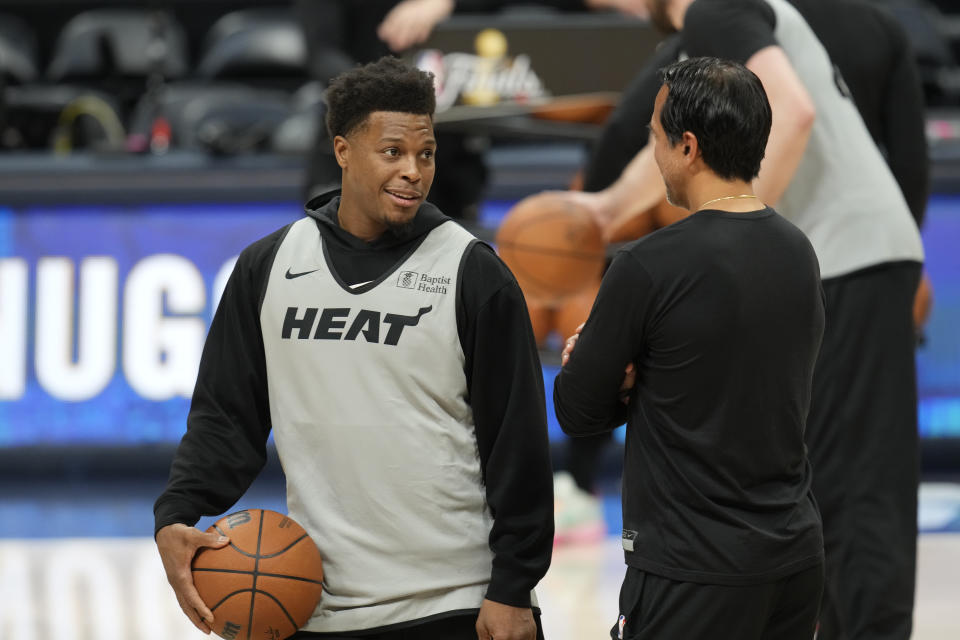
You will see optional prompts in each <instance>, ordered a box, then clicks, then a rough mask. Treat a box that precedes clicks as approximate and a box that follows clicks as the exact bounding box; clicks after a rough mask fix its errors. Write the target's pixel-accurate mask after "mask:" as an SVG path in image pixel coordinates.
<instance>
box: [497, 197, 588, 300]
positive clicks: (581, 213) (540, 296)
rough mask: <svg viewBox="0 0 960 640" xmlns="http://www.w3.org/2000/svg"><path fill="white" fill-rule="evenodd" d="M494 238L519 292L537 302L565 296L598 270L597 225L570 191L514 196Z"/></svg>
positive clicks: (580, 288) (567, 296)
mask: <svg viewBox="0 0 960 640" xmlns="http://www.w3.org/2000/svg"><path fill="white" fill-rule="evenodd" d="M496 244H497V250H498V251H499V253H500V257H501V258H503V261H504V262H505V263H506V264H507V266H508V267H510V270H511V271H513V275H514V276H516V278H517V282H519V283H520V288H521V289H523V294H524V296H526V297H527V298H530V299H531V300H533V301H536V302H545V303H558V302H560V301H562V300H565V299H567V298H569V297H571V296H573V295H574V294H576V293H578V292H580V291H581V290H582V289H583V288H584V287H586V286H588V285H589V284H590V283H591V282H593V281H594V280H596V278H597V277H598V276H599V275H600V273H601V271H602V270H603V262H604V250H605V245H604V242H603V237H602V236H601V233H600V227H599V226H598V225H597V223H596V222H595V221H594V219H593V216H592V215H591V213H590V211H589V210H588V209H587V208H586V207H584V206H583V205H582V204H580V203H579V202H578V201H577V200H576V199H575V197H572V196H571V194H570V193H569V192H563V191H545V192H543V193H538V194H536V195H533V196H530V197H528V198H524V199H523V200H521V201H520V202H518V203H517V204H516V205H514V206H513V208H512V209H510V211H509V212H508V213H507V215H506V217H505V218H504V219H503V223H502V224H501V225H500V228H499V229H498V230H497V236H496Z"/></svg>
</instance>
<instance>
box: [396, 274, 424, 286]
mask: <svg viewBox="0 0 960 640" xmlns="http://www.w3.org/2000/svg"><path fill="white" fill-rule="evenodd" d="M419 277H420V274H419V273H417V272H416V271H401V272H400V277H399V278H397V286H398V287H400V288H402V289H413V288H414V287H416V286H417V280H418V279H419Z"/></svg>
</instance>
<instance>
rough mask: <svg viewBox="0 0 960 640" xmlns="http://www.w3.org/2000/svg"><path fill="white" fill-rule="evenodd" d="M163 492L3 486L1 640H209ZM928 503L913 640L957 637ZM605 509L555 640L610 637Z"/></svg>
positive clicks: (615, 585) (568, 580)
mask: <svg viewBox="0 0 960 640" xmlns="http://www.w3.org/2000/svg"><path fill="white" fill-rule="evenodd" d="M258 483H259V481H258ZM258 483H255V484H254V487H252V488H251V490H250V491H249V492H248V494H247V495H246V496H245V497H244V498H243V499H242V500H241V502H240V503H238V505H237V506H236V507H235V508H234V509H231V511H234V510H238V509H240V508H248V507H249V508H252V507H263V508H270V509H274V510H277V511H286V509H285V506H284V504H283V498H282V489H281V487H277V486H272V485H271V486H265V485H263V484H260V485H259V486H258ZM159 486H160V487H162V480H160V481H159ZM158 491H159V488H158V486H157V483H155V482H153V481H150V482H145V483H142V484H137V483H123V484H114V485H99V486H84V485H82V484H76V485H74V486H62V485H61V486H59V487H47V488H44V487H41V486H32V487H27V486H20V487H10V486H5V487H2V486H0V640H187V639H189V638H195V639H196V640H200V638H204V637H205V636H203V635H202V634H201V633H200V632H199V631H197V630H195V629H194V628H193V627H192V626H191V625H190V624H189V622H188V621H187V620H186V618H185V617H184V616H183V615H182V613H181V612H180V610H179V608H178V606H177V603H176V600H175V599H174V597H173V593H172V591H171V590H170V587H169V586H168V585H167V583H166V579H165V576H164V573H163V569H162V567H161V565H160V561H159V558H158V556H157V552H156V548H155V546H154V543H153V540H152V538H151V537H150V533H151V531H152V522H153V518H152V513H151V508H152V503H153V499H154V498H155V496H156V494H157V492H158ZM920 504H921V507H920V518H919V523H920V526H921V530H922V533H921V536H920V541H919V565H918V586H917V606H916V616H915V632H914V635H913V638H914V639H915V640H948V639H949V640H957V639H958V638H960V485H958V484H925V485H924V486H923V487H922V489H921V493H920ZM604 505H605V510H606V514H607V521H608V522H607V524H608V529H609V531H610V532H611V534H610V535H608V536H607V537H605V538H604V539H602V540H601V541H599V542H596V543H590V544H578V545H565V546H557V547H555V549H554V556H553V562H552V565H551V567H550V570H549V572H548V573H547V575H546V577H545V578H544V580H543V581H542V582H541V584H540V586H539V587H538V588H537V593H538V596H539V600H540V604H541V607H542V610H543V623H544V631H545V635H546V638H547V639H548V640H603V639H605V638H608V637H609V635H608V631H609V628H610V627H611V626H612V625H613V623H614V622H615V620H616V617H617V614H618V612H617V596H618V591H619V586H620V581H621V579H622V577H623V572H624V565H623V557H622V552H621V550H620V540H619V536H618V535H615V534H614V533H613V532H614V531H616V530H617V528H618V527H619V514H618V497H617V496H616V495H614V494H607V495H605V500H604ZM214 520H215V519H214V518H205V519H203V520H201V522H200V523H199V525H198V526H200V527H201V528H205V527H206V526H208V525H209V524H210V523H212V522H213V521H214ZM717 637H718V638H722V637H723V636H722V633H718V635H717Z"/></svg>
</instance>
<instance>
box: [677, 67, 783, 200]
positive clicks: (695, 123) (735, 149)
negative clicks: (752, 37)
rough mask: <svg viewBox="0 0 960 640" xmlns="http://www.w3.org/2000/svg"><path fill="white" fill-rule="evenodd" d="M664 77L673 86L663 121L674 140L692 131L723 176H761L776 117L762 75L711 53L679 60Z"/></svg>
mask: <svg viewBox="0 0 960 640" xmlns="http://www.w3.org/2000/svg"><path fill="white" fill-rule="evenodd" d="M660 77H661V79H662V80H663V83H664V84H665V85H667V88H668V89H669V91H668V92H667V98H666V100H665V101H664V103H663V108H662V109H661V111H660V125H661V126H662V127H663V131H664V133H665V134H666V136H667V140H668V141H669V142H670V144H672V145H676V144H677V143H678V142H680V140H681V139H682V138H683V133H684V132H685V131H689V132H690V133H692V134H693V135H695V136H696V137H697V143H698V144H699V146H700V151H701V153H702V154H703V161H704V162H705V163H706V165H707V166H708V167H710V169H712V170H713V172H714V173H716V174H717V175H718V176H719V177H721V178H723V179H724V180H733V179H739V180H744V181H747V182H749V181H751V180H753V179H754V178H756V177H757V174H758V173H759V172H760V162H761V161H762V160H763V155H764V151H765V150H766V148H767V138H768V137H769V136H770V122H771V120H772V116H771V112H770V102H769V101H768V100H767V94H766V92H765V91H764V90H763V85H762V84H761V83H760V78H758V77H757V76H756V75H754V73H753V72H752V71H750V70H749V69H747V68H746V67H744V66H743V65H741V64H738V63H736V62H732V61H730V60H720V59H718V58H706V57H704V58H688V59H686V60H681V61H680V62H675V63H673V64H671V65H669V66H667V67H664V68H663V69H661V70H660Z"/></svg>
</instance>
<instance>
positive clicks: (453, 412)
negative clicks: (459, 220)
mask: <svg viewBox="0 0 960 640" xmlns="http://www.w3.org/2000/svg"><path fill="white" fill-rule="evenodd" d="M328 101H329V111H328V116H327V126H328V128H329V129H330V134H331V139H332V140H334V147H335V151H336V156H337V160H338V162H339V163H340V166H341V167H342V169H343V182H342V193H341V194H340V195H336V194H332V195H325V196H320V197H319V198H318V199H316V200H314V201H313V202H311V203H310V205H309V209H308V211H307V215H306V217H304V218H302V219H300V220H299V221H297V222H295V223H293V224H291V225H288V226H287V227H285V228H283V229H281V230H279V231H277V232H276V233H274V234H272V235H270V236H267V237H266V238H264V239H262V240H259V241H257V242H255V243H254V244H252V245H251V246H250V247H248V248H247V249H246V250H244V252H243V253H242V254H241V256H240V258H239V261H238V262H237V265H236V268H235V269H234V272H233V274H232V276H231V278H230V281H229V283H228V285H227V287H226V290H225V292H224V294H223V299H222V301H221V303H220V307H219V309H218V310H217V313H216V316H215V318H214V320H213V323H212V325H211V328H210V333H209V335H208V338H207V342H206V345H205V347H204V353H203V357H202V360H201V364H200V371H199V377H198V380H197V385H196V390H195V392H194V397H193V404H192V406H191V411H190V415H189V417H188V419H187V433H186V435H185V436H184V438H183V440H182V441H181V443H180V446H179V448H178V450H177V454H176V458H175V459H174V461H173V466H172V469H171V473H170V479H169V482H168V485H167V488H166V490H165V491H164V493H163V494H162V495H161V496H160V498H159V499H158V500H157V502H156V505H155V508H154V513H155V517H156V531H157V534H156V539H157V545H158V547H159V550H160V554H161V557H162V559H163V563H164V567H165V568H166V571H167V576H168V579H169V581H170V583H171V585H172V586H173V588H174V591H175V592H176V594H177V598H178V601H179V602H180V605H181V607H182V608H183V610H184V612H185V613H186V615H187V616H188V617H189V618H190V620H191V621H192V622H193V623H194V624H195V625H196V626H197V627H198V628H200V629H201V630H203V631H207V630H209V628H210V624H211V621H212V619H213V618H212V616H211V612H210V610H209V608H208V605H209V604H211V603H203V602H201V601H200V599H199V597H198V595H197V593H196V590H195V588H194V586H193V582H192V579H191V577H190V561H191V558H192V557H193V555H194V554H195V552H196V551H197V549H198V548H199V547H201V546H222V544H224V542H223V541H218V540H217V536H216V535H208V534H204V533H202V532H200V531H199V530H197V529H195V528H193V527H192V526H190V525H193V524H194V523H196V521H197V520H198V518H199V517H200V516H202V515H208V514H218V513H221V512H223V511H225V510H227V509H228V508H229V507H230V505H232V504H233V503H234V502H235V501H236V500H237V499H238V498H240V496H241V495H242V494H243V493H244V491H245V490H246V488H247V487H248V486H249V484H250V483H251V481H252V480H253V479H254V477H255V476H256V475H257V473H258V472H259V471H260V469H261V468H262V466H263V464H264V456H265V447H266V441H267V436H268V434H269V432H270V431H271V429H272V432H273V435H274V439H275V441H276V446H277V452H278V454H279V457H280V461H281V464H282V466H283V470H284V472H285V475H286V480H287V504H288V507H289V513H290V515H291V516H292V517H293V518H294V519H295V520H296V521H297V522H299V523H301V524H302V525H303V526H304V528H305V529H306V530H307V531H308V532H309V533H310V535H311V538H312V539H313V540H314V541H315V542H316V543H317V546H318V547H319V549H320V551H321V554H322V556H323V560H324V565H325V567H324V568H325V576H324V594H323V600H322V601H321V603H320V605H319V607H318V608H317V610H316V611H315V613H314V615H313V617H312V618H311V619H310V621H309V622H308V623H307V624H306V625H305V626H304V628H303V630H302V631H301V633H300V635H299V637H301V638H309V637H315V636H316V637H324V638H341V637H351V638H352V637H358V636H359V637H376V638H378V639H399V638H410V637H415V638H423V639H427V640H429V639H436V640H441V639H442V640H451V639H452V640H460V639H463V640H467V639H469V640H474V639H476V638H478V637H479V638H480V639H482V640H487V639H489V638H496V639H497V640H501V639H504V638H508V639H512V640H533V639H534V638H542V632H541V630H540V624H539V615H538V613H537V610H536V602H535V600H534V596H533V591H532V590H533V588H534V586H535V585H536V584H537V582H538V581H539V580H540V578H542V577H543V575H544V573H545V572H546V570H547V567H548V565H549V562H550V555H551V548H552V538H553V513H552V474H551V467H550V459H549V454H548V442H547V429H546V415H545V414H546V412H545V407H544V402H543V382H542V373H541V369H540V364H539V361H538V356H537V351H536V347H535V345H534V341H533V333H532V330H531V328H530V321H529V318H528V317H527V313H526V308H525V305H524V301H523V297H522V294H521V292H520V289H519V287H518V286H517V284H516V282H515V280H514V279H513V277H512V275H511V274H510V272H509V271H508V270H507V268H506V267H505V266H504V265H503V264H502V263H501V262H500V260H499V259H498V258H497V257H496V256H495V254H494V253H493V251H492V250H491V249H490V248H489V247H488V246H487V245H485V244H482V243H480V242H478V241H477V240H476V239H475V238H473V237H472V236H471V235H470V234H469V233H467V232H466V231H464V230H463V228H461V227H460V226H459V225H458V224H456V223H455V222H453V221H452V220H450V219H449V218H446V217H445V216H444V215H443V214H442V213H441V212H440V211H439V210H438V209H436V208H435V207H433V206H432V205H430V204H429V203H426V202H425V201H424V198H425V197H426V195H427V193H428V191H429V190H430V184H431V182H432V180H433V175H434V156H435V153H436V152H437V149H436V142H435V138H434V135H433V125H432V114H433V111H434V107H435V98H434V86H433V79H432V76H430V75H429V74H426V73H423V72H421V71H418V70H416V69H412V68H410V67H408V66H406V65H405V64H404V63H402V62H400V61H398V60H396V59H392V58H384V59H381V60H380V61H378V62H376V63H372V64H370V65H367V66H365V67H360V68H357V69H356V70H353V71H350V72H347V73H345V74H343V75H341V76H340V77H339V78H338V79H337V80H336V81H335V82H333V83H332V84H331V86H330V88H329V90H328Z"/></svg>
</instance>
